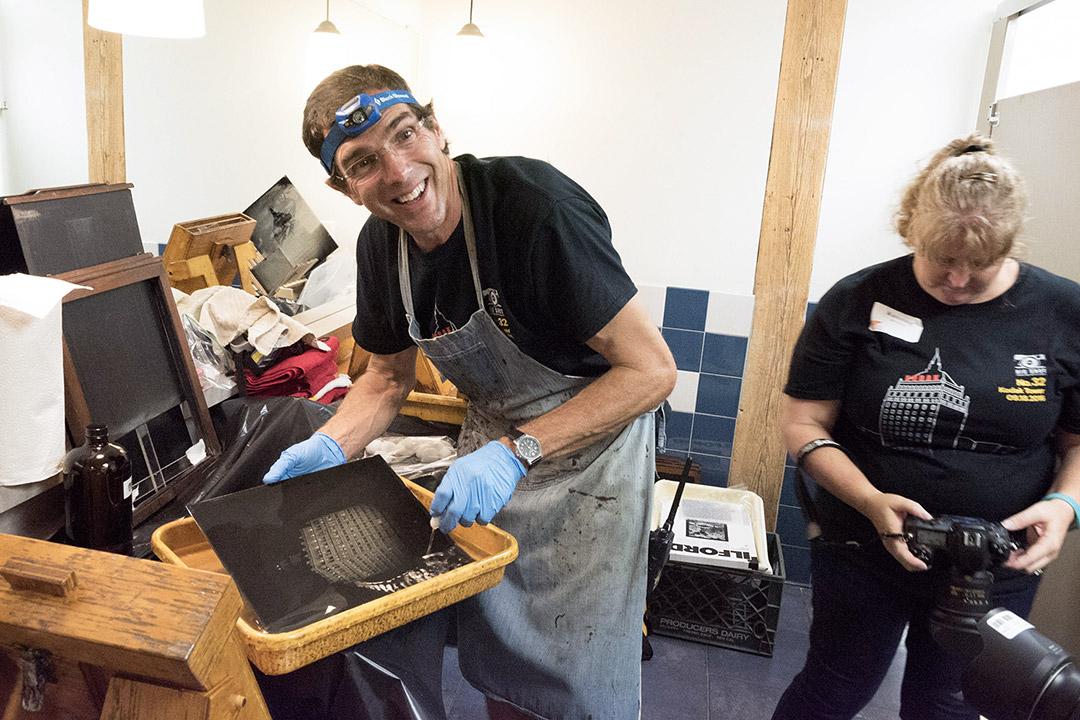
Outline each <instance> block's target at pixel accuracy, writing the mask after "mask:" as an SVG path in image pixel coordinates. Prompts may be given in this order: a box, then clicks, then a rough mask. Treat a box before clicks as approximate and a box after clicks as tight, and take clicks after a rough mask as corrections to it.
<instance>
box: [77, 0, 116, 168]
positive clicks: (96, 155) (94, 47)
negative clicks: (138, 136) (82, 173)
mask: <svg viewBox="0 0 1080 720" xmlns="http://www.w3.org/2000/svg"><path fill="white" fill-rule="evenodd" d="M89 3H90V0H83V3H82V6H83V69H84V72H85V76H86V140H87V155H88V159H89V167H90V175H89V177H90V182H92V183H122V182H126V181H127V177H126V175H127V169H126V159H125V156H124V56H123V47H122V37H123V36H121V35H118V34H117V33H110V32H103V31H101V30H98V29H96V28H92V27H90V25H89V24H87V22H86V17H87V13H88V12H89Z"/></svg>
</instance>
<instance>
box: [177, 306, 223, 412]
mask: <svg viewBox="0 0 1080 720" xmlns="http://www.w3.org/2000/svg"><path fill="white" fill-rule="evenodd" d="M180 321H181V323H182V324H183V326H184V335H185V337H187V344H188V348H189V349H190V350H191V359H192V361H193V362H194V363H195V372H196V374H197V375H198V376H199V384H200V385H201V386H202V390H203V392H204V393H209V392H213V391H214V390H221V391H225V392H229V393H231V392H232V391H233V390H234V389H236V381H235V380H233V378H232V377H231V375H232V372H233V363H232V360H231V358H230V356H229V354H228V353H227V352H226V351H225V348H223V347H221V343H219V342H218V341H217V338H215V337H214V336H213V335H212V334H210V333H209V332H207V331H206V329H205V328H203V327H202V326H201V325H199V323H197V322H196V321H195V319H194V318H192V317H191V316H190V315H184V316H182V317H181V318H180Z"/></svg>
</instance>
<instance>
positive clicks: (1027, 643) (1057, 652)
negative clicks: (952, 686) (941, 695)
mask: <svg viewBox="0 0 1080 720" xmlns="http://www.w3.org/2000/svg"><path fill="white" fill-rule="evenodd" d="M978 630H979V635H980V637H981V638H982V641H983V649H982V652H980V653H979V654H978V656H977V657H976V658H975V660H974V661H973V662H972V663H971V665H970V666H969V667H968V669H967V670H966V671H965V672H964V680H963V682H964V698H965V699H966V700H967V701H968V703H970V704H971V706H972V707H974V708H975V709H976V710H978V711H979V712H980V713H981V714H982V715H984V716H985V717H987V718H990V720H1030V719H1031V718H1038V720H1080V670H1078V669H1077V667H1076V664H1075V663H1074V662H1073V658H1072V656H1071V655H1069V653H1067V652H1066V651H1065V650H1064V649H1063V648H1062V647H1061V646H1060V645H1058V644H1057V643H1055V642H1053V641H1051V640H1049V639H1048V638H1046V637H1044V636H1043V635H1040V634H1039V633H1038V632H1036V631H1035V629H1034V628H1033V627H1032V626H1031V625H1030V624H1029V623H1027V622H1026V621H1024V620H1022V619H1021V618H1019V617H1017V616H1016V615H1014V614H1013V613H1011V612H1009V611H1008V610H1004V609H1001V608H998V609H996V610H991V611H990V612H988V613H987V614H986V615H985V617H983V618H982V619H981V620H979V623H978Z"/></svg>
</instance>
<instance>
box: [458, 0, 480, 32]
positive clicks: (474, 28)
mask: <svg viewBox="0 0 1080 720" xmlns="http://www.w3.org/2000/svg"><path fill="white" fill-rule="evenodd" d="M472 7H473V0H469V22H467V23H465V24H464V25H463V26H462V27H461V29H460V30H458V34H457V36H458V37H459V38H482V37H484V33H482V32H480V28H478V27H477V26H476V25H474V24H473V21H472Z"/></svg>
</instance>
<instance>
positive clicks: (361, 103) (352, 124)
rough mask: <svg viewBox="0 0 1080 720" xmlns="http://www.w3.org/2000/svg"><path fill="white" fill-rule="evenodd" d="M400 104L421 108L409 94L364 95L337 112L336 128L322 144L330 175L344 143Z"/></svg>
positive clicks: (322, 157) (358, 96)
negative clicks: (385, 110)
mask: <svg viewBox="0 0 1080 720" xmlns="http://www.w3.org/2000/svg"><path fill="white" fill-rule="evenodd" d="M398 103H410V104H412V105H419V104H420V103H418V102H417V101H416V98H414V97H413V96H412V93H410V92H409V91H408V90H387V91H386V92H381V93H376V94H375V95H367V94H364V93H361V94H359V95H357V96H356V97H354V98H353V99H352V100H350V101H349V102H347V103H345V104H344V105H342V106H341V107H340V108H338V111H337V113H335V114H334V124H333V125H331V126H330V132H329V133H327V134H326V139H325V140H323V144H322V151H321V153H320V160H321V161H322V166H323V168H324V169H325V170H326V172H327V174H333V166H334V155H335V154H336V153H337V149H338V148H339V147H341V143H343V142H345V141H346V140H348V139H349V138H352V137H356V136H357V135H359V134H360V133H362V132H364V131H365V130H367V129H368V128H370V127H371V126H372V125H374V124H375V123H377V122H379V118H381V117H382V112H381V111H382V110H383V109H385V108H388V107H390V106H391V105H397V104H398Z"/></svg>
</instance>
